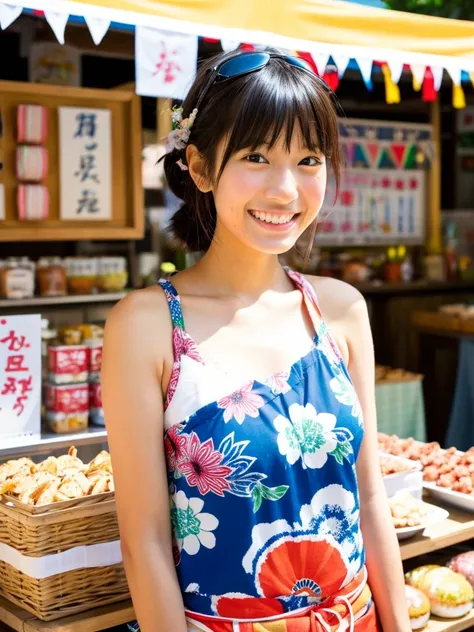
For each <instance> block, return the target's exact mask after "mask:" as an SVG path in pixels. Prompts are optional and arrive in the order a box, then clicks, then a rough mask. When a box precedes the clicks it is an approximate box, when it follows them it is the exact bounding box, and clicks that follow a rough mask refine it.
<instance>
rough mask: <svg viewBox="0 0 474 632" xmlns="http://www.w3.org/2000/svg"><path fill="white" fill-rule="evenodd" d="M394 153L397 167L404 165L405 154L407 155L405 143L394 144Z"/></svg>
mask: <svg viewBox="0 0 474 632" xmlns="http://www.w3.org/2000/svg"><path fill="white" fill-rule="evenodd" d="M391 149H392V154H393V156H394V157H395V160H396V163H397V167H402V165H403V156H404V155H405V149H406V147H405V145H392V147H391Z"/></svg>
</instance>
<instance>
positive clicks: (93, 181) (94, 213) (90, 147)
mask: <svg viewBox="0 0 474 632" xmlns="http://www.w3.org/2000/svg"><path fill="white" fill-rule="evenodd" d="M111 162H112V143H111V113H110V110H96V109H90V108H70V107H60V108H59V164H60V183H61V184H60V188H61V195H60V217H61V220H66V221H69V220H78V221H84V220H87V221H91V220H92V221H104V220H110V219H112V165H111Z"/></svg>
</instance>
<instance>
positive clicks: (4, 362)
mask: <svg viewBox="0 0 474 632" xmlns="http://www.w3.org/2000/svg"><path fill="white" fill-rule="evenodd" d="M40 414H41V316H40V315H39V314H35V315H29V316H5V317H1V316H0V445H2V446H3V445H5V444H7V443H8V441H9V440H12V439H14V438H15V439H16V438H21V437H25V436H31V435H37V436H39V435H40V430H41V421H40Z"/></svg>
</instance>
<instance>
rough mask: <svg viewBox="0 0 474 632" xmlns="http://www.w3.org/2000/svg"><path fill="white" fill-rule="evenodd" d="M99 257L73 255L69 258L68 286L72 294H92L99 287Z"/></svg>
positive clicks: (67, 269)
mask: <svg viewBox="0 0 474 632" xmlns="http://www.w3.org/2000/svg"><path fill="white" fill-rule="evenodd" d="M97 272H98V262H97V259H95V258H93V257H91V258H80V257H71V258H70V259H68V260H67V265H66V274H67V287H68V290H69V292H70V293H71V294H76V295H77V294H92V293H93V292H94V291H95V290H96V288H97Z"/></svg>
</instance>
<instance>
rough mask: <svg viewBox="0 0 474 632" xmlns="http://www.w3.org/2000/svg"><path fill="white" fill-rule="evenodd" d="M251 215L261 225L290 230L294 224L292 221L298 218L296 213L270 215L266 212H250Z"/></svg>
mask: <svg viewBox="0 0 474 632" xmlns="http://www.w3.org/2000/svg"><path fill="white" fill-rule="evenodd" d="M249 214H250V215H251V216H252V217H253V218H254V219H256V220H257V221H258V222H259V223H261V224H268V225H269V226H272V227H273V226H278V227H281V228H283V227H286V228H288V227H289V226H290V225H292V224H294V222H293V221H292V220H293V218H294V217H295V216H296V213H291V212H289V213H268V212H265V211H253V210H249Z"/></svg>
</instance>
